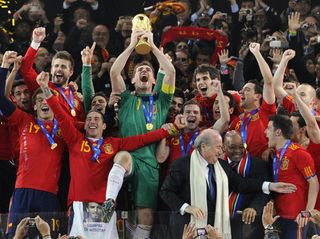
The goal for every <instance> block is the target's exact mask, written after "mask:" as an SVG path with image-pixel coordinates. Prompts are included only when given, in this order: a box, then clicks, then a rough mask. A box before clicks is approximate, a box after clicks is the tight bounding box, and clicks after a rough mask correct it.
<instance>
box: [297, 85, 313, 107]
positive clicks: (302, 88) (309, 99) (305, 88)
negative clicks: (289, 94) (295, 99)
mask: <svg viewBox="0 0 320 239" xmlns="http://www.w3.org/2000/svg"><path fill="white" fill-rule="evenodd" d="M297 93H298V95H299V96H300V98H301V99H302V101H303V102H304V103H305V104H306V105H308V106H309V107H312V106H313V104H314V100H315V97H316V90H315V89H314V88H313V87H312V86H311V85H309V84H301V85H299V87H298V88H297Z"/></svg>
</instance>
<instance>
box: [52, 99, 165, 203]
mask: <svg viewBox="0 0 320 239" xmlns="http://www.w3.org/2000/svg"><path fill="white" fill-rule="evenodd" d="M47 102H48V104H49V105H50V107H51V109H52V110H53V111H54V112H55V117H56V119H57V120H58V122H59V125H61V131H62V136H63V138H64V140H65V142H66V143H67V145H68V148H69V160H70V174H71V182H70V187H69V197H68V199H69V203H72V202H73V201H81V202H98V203H103V202H104V201H105V194H106V186H107V179H108V175H109V172H110V170H111V168H112V165H113V157H114V155H115V154H116V153H117V152H119V151H121V150H127V151H132V150H135V149H137V148H140V147H143V146H145V145H146V144H149V143H152V142H156V141H159V140H161V139H163V138H165V137H167V136H168V132H167V131H165V130H164V129H158V130H155V131H152V132H149V133H147V134H144V135H137V136H132V137H127V138H113V137H107V138H105V139H104V141H103V143H102V144H101V146H100V150H101V154H100V155H99V157H98V160H97V161H93V160H92V156H93V151H92V149H91V146H90V142H89V140H88V139H87V138H86V137H85V135H84V134H83V133H81V132H80V131H78V130H77V129H76V128H75V126H74V124H73V122H71V121H69V120H68V119H67V118H66V117H65V114H66V113H65V112H64V111H63V110H62V108H61V106H60V105H59V104H57V99H56V98H55V97H51V98H50V99H48V100H47ZM93 145H94V146H96V145H95V144H93Z"/></svg>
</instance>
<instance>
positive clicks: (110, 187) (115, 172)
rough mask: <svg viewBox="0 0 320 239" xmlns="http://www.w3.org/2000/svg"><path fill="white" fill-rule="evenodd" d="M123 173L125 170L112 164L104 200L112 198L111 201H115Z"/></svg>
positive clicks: (118, 165)
mask: <svg viewBox="0 0 320 239" xmlns="http://www.w3.org/2000/svg"><path fill="white" fill-rule="evenodd" d="M125 173H126V169H125V168H124V167H122V166H121V165H120V164H116V163H115V164H113V166H112V168H111V170H110V173H109V176H108V184H107V192H106V199H109V198H112V199H113V200H116V198H117V196H118V193H119V191H120V189H121V187H122V183H123V178H124V174H125Z"/></svg>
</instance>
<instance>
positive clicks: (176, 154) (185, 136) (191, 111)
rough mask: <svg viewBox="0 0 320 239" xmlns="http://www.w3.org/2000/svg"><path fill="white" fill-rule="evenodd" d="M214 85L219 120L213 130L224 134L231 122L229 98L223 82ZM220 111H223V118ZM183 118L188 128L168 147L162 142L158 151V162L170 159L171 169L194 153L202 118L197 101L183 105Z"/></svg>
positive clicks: (171, 140)
mask: <svg viewBox="0 0 320 239" xmlns="http://www.w3.org/2000/svg"><path fill="white" fill-rule="evenodd" d="M212 83H213V89H214V92H216V94H217V97H216V101H217V102H218V106H216V107H215V109H216V114H215V115H216V116H217V120H216V122H215V123H214V125H213V126H212V128H213V129H215V130H217V131H219V132H220V133H222V132H224V130H225V129H226V128H227V127H228V123H229V121H230V115H229V112H228V109H229V107H228V106H227V100H226V98H227V97H226V96H225V95H224V92H223V91H222V89H221V82H220V81H219V80H213V82H212ZM231 97H232V96H231ZM219 109H222V110H221V116H220V110H219ZM218 111H219V112H218ZM183 116H184V118H185V120H186V123H187V126H186V127H185V128H184V129H183V131H182V133H181V135H179V136H174V137H172V138H171V139H169V142H168V145H166V141H165V140H162V141H161V143H160V144H159V146H158V149H157V160H158V162H159V163H163V162H164V161H165V160H166V159H167V158H168V157H169V158H168V159H169V160H168V166H169V167H170V165H171V164H172V163H173V161H175V160H176V159H178V158H181V157H184V156H186V155H190V154H191V153H192V151H193V149H194V148H193V147H192V146H193V143H194V141H195V139H196V137H197V136H198V135H199V133H200V131H201V129H200V128H199V124H200V122H201V120H202V116H201V110H200V105H199V104H198V102H197V101H195V100H189V101H187V102H186V103H185V104H184V105H183Z"/></svg>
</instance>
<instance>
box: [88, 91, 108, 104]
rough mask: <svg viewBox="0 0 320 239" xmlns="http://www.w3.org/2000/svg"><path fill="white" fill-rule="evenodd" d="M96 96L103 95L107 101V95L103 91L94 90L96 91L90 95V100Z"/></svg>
mask: <svg viewBox="0 0 320 239" xmlns="http://www.w3.org/2000/svg"><path fill="white" fill-rule="evenodd" d="M97 96H101V97H103V98H104V99H105V100H106V101H107V102H108V97H107V95H106V94H105V93H104V92H103V91H98V92H96V93H95V94H94V96H93V97H92V99H91V101H92V100H93V99H94V98H95V97H97Z"/></svg>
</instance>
